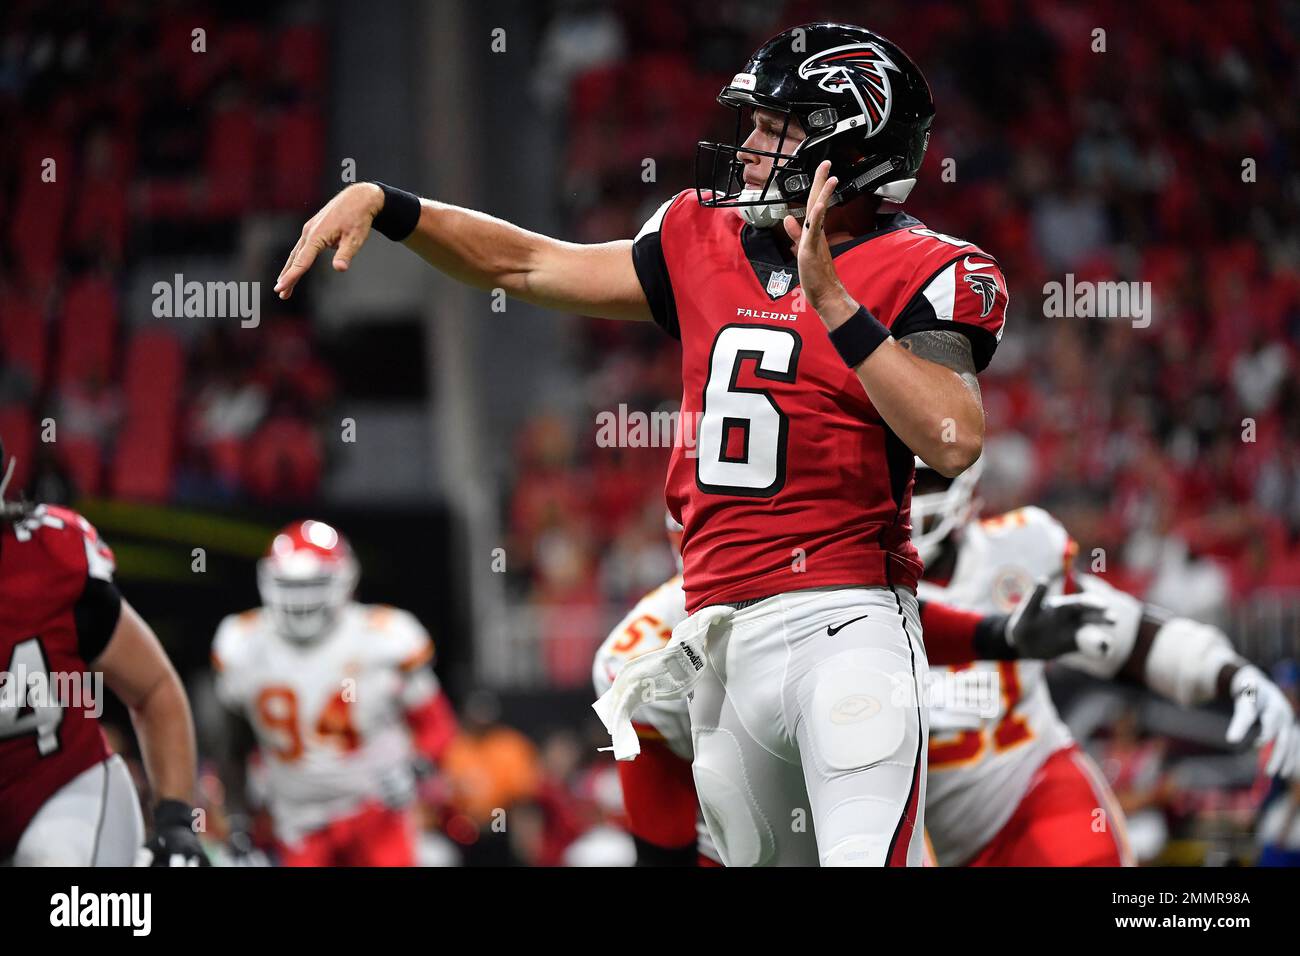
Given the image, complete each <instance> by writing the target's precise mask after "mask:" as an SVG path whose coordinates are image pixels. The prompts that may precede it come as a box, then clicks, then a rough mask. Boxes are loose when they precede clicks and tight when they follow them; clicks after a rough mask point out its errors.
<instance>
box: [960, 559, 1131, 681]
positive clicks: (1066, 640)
mask: <svg viewBox="0 0 1300 956" xmlns="http://www.w3.org/2000/svg"><path fill="white" fill-rule="evenodd" d="M1047 588H1048V581H1047V580H1046V579H1044V580H1041V581H1039V582H1038V584H1037V585H1035V587H1034V590H1033V592H1032V593H1030V594H1029V595H1028V596H1027V597H1026V598H1025V599H1024V600H1022V601H1021V602H1020V605H1019V606H1018V607H1017V608H1016V609H1015V610H1014V611H1012V612H1011V614H1010V615H1008V616H1006V617H1002V618H998V617H994V618H986V619H985V626H981V628H980V633H979V634H977V636H976V648H977V650H978V652H979V656H980V659H981V660H1016V659H1018V658H1028V659H1031V660H1040V661H1045V660H1050V659H1052V658H1053V657H1060V656H1061V655H1062V654H1069V653H1071V652H1073V651H1077V650H1079V630H1080V629H1081V628H1083V627H1084V626H1086V625H1088V624H1113V623H1114V622H1113V621H1112V620H1111V619H1110V618H1109V617H1107V616H1106V609H1105V608H1104V607H1102V606H1101V605H1100V604H1094V603H1092V602H1090V601H1088V600H1087V599H1085V598H1084V597H1082V596H1081V595H1070V596H1068V597H1057V598H1052V599H1051V601H1046V600H1045V599H1046V597H1047ZM999 625H1001V626H999Z"/></svg>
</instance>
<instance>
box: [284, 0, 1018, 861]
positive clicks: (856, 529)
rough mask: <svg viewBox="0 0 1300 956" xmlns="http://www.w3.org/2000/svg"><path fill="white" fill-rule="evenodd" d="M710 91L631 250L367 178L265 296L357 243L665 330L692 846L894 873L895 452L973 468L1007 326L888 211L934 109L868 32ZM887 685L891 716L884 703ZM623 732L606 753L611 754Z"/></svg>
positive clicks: (916, 806) (898, 658) (965, 279)
mask: <svg viewBox="0 0 1300 956" xmlns="http://www.w3.org/2000/svg"><path fill="white" fill-rule="evenodd" d="M719 101H720V102H721V103H722V104H724V105H725V106H728V107H730V108H733V109H735V110H736V112H737V118H738V122H737V136H736V141H735V142H733V143H731V144H720V143H702V144H700V147H699V157H700V162H699V163H698V169H699V174H700V175H698V176H697V180H698V182H697V185H696V188H695V189H690V190H685V191H683V192H681V193H679V194H678V195H677V196H675V197H674V198H672V199H671V200H669V201H668V202H666V203H665V204H664V205H663V206H662V207H661V208H660V209H659V211H658V212H657V213H656V214H655V215H654V216H653V217H652V218H651V219H650V221H649V222H647V223H646V224H645V226H644V227H643V228H642V229H641V231H640V233H638V235H637V236H636V238H635V239H634V240H632V241H626V240H625V241H621V242H609V243H603V244H596V245H575V244H573V243H567V242H561V241H557V240H554V239H551V238H548V237H546V236H541V235H538V234H536V233H532V232H528V231H526V230H523V229H520V228H518V227H516V226H513V225H511V224H509V223H506V222H502V221H501V220H498V219H494V218H492V217H489V216H485V215H483V214H481V213H477V212H473V211H470V210H465V209H459V208H456V207H453V206H449V205H446V204H444V203H439V202H432V201H427V200H425V201H421V200H419V199H418V198H417V197H415V196H413V195H411V194H410V193H407V192H404V191H402V190H400V189H395V188H393V187H391V186H387V185H384V184H378V183H364V184H357V185H355V186H351V187H349V188H348V189H345V190H344V191H342V192H340V193H339V194H338V195H337V196H335V197H334V199H333V200H331V201H330V202H329V203H328V204H327V205H326V206H325V207H324V208H323V209H322V210H321V211H320V212H319V213H317V214H316V216H314V217H313V218H312V219H311V220H309V221H308V222H307V223H306V225H305V226H304V227H303V230H302V234H301V236H300V238H299V240H298V242H297V244H296V245H295V247H294V249H293V250H292V252H291V253H290V255H289V258H288V261H287V262H286V263H285V266H284V268H283V270H282V271H281V273H280V276H279V278H278V280H277V282H276V286H275V288H276V291H277V292H278V293H279V294H280V296H281V298H288V297H289V296H290V295H291V294H292V292H293V289H294V287H295V285H296V284H297V282H298V281H299V280H300V279H301V277H302V276H303V274H304V273H305V272H306V271H307V269H309V268H310V267H311V265H312V263H313V262H314V261H315V259H316V257H317V256H318V255H319V254H320V252H321V251H322V250H323V249H327V248H334V249H336V250H337V251H336V252H335V254H334V256H333V266H334V268H335V269H336V270H338V271H343V270H346V269H347V268H348V267H349V265H350V263H351V261H352V259H353V257H354V256H355V255H356V253H357V250H358V249H359V248H360V247H361V245H362V243H363V242H364V241H365V240H366V237H367V236H368V235H369V233H370V230H371V229H372V228H374V229H375V230H377V231H379V232H380V233H381V234H383V235H385V236H386V237H388V238H389V239H393V240H397V241H402V242H404V243H405V244H406V245H407V246H408V248H410V249H412V250H413V251H414V252H416V253H417V254H419V255H420V256H422V257H423V258H424V259H426V260H427V261H428V262H429V263H430V264H432V265H433V266H435V267H436V268H438V269H441V270H442V271H443V272H445V273H447V274H448V275H451V276H452V277H454V278H456V279H459V280H461V281H464V282H466V283H469V284H471V285H474V286H476V287H478V288H481V289H495V288H500V289H505V290H506V292H507V293H509V294H512V295H515V296H518V297H519V298H521V299H523V300H525V301H528V302H532V303H535V304H539V305H544V306H548V307H553V308H557V309H562V310H564V311H567V312H577V313H581V314H586V315H595V316H601V317H605V318H612V319H627V320H634V321H653V322H656V323H657V324H659V325H660V326H662V327H663V328H664V330H665V331H666V332H667V333H668V334H669V335H671V336H673V337H674V338H678V339H680V341H681V344H682V383H683V393H682V406H681V411H682V414H683V418H684V420H686V421H697V422H698V425H697V426H696V427H695V428H694V429H693V433H694V434H695V435H697V436H698V442H697V448H696V449H695V451H696V454H693V455H692V454H688V453H687V449H686V448H685V447H683V445H681V444H679V446H678V447H677V448H675V449H674V454H673V458H672V462H671V465H670V469H669V475H668V482H667V498H668V505H669V510H670V511H671V512H672V513H673V515H674V516H676V517H677V518H678V519H679V520H680V521H681V523H682V524H683V525H684V527H685V532H684V539H683V560H684V563H685V570H684V590H685V595H686V610H687V611H688V612H689V613H690V614H691V617H690V618H688V619H687V620H686V621H684V622H683V623H682V625H681V627H680V628H679V633H680V638H677V637H675V638H674V641H673V642H672V644H670V646H669V647H668V648H665V649H664V650H665V652H666V653H667V654H668V656H671V655H672V654H677V655H679V657H680V661H681V662H683V666H684V667H686V668H687V669H689V671H690V672H691V673H692V674H694V675H698V676H699V680H698V682H697V683H696V684H695V686H694V688H693V690H694V693H693V695H692V699H691V704H690V710H691V725H692V728H693V730H692V733H693V736H694V738H695V755H694V762H693V775H694V779H695V784H696V789H697V791H698V793H699V797H700V802H701V805H702V809H703V813H704V816H705V819H706V821H707V823H708V827H709V831H710V833H711V834H712V835H713V838H714V842H715V843H716V844H717V848H718V851H719V853H720V855H721V856H722V858H723V860H724V861H725V862H726V863H728V864H730V865H745V864H749V865H770V864H799V863H804V864H817V863H821V864H823V865H874V866H882V865H908V864H911V865H915V864H917V863H919V862H920V859H921V853H922V838H921V833H922V813H923V808H924V804H925V774H926V768H925V759H924V752H925V746H926V725H925V721H924V719H923V716H922V713H921V710H920V706H919V701H920V699H921V688H922V687H923V685H924V680H925V673H926V652H925V648H924V646H923V645H922V644H921V642H920V638H921V621H920V618H919V614H918V605H917V601H916V593H915V589H916V584H917V581H918V579H919V577H920V573H921V562H920V561H919V559H918V557H917V554H916V551H915V548H914V547H913V546H912V544H911V539H910V531H911V528H910V523H909V499H910V489H911V484H912V472H913V453H915V454H916V455H919V456H920V457H921V458H922V459H923V460H924V461H926V462H928V463H930V464H931V465H933V466H934V467H935V468H937V469H939V470H940V471H941V472H942V473H943V474H945V475H956V474H958V473H960V472H961V471H962V470H964V469H965V468H966V467H968V466H969V465H970V464H971V462H973V461H975V459H976V458H977V457H978V456H979V454H980V451H981V448H982V445H983V434H984V414H983V408H982V404H981V400H980V394H979V388H978V385H977V384H976V380H975V375H976V373H977V372H978V371H979V370H980V369H982V368H983V367H984V366H985V365H987V363H988V361H989V359H990V358H991V357H992V354H993V351H994V349H995V348H996V346H997V343H998V340H999V338H1000V337H1001V334H1002V325H1003V321H1004V318H1005V314H1006V306H1007V289H1006V280H1005V279H1004V278H1003V276H1002V273H1001V270H1000V269H999V267H998V265H997V262H996V261H995V260H994V259H992V258H991V257H990V256H989V255H987V254H986V253H984V252H983V251H982V250H980V249H979V248H977V247H976V246H974V245H972V244H970V243H968V242H965V241H964V240H961V239H954V238H952V237H950V236H945V235H942V234H940V233H936V232H934V231H932V230H930V229H928V228H926V227H925V225H924V224H923V223H921V222H919V221H917V220H916V219H913V218H912V217H910V216H908V215H906V214H904V213H902V212H900V211H898V210H897V209H894V208H891V207H889V206H887V205H886V204H890V203H892V204H897V203H901V202H902V201H903V200H905V199H906V197H907V195H908V193H909V192H910V190H911V188H912V186H913V184H914V183H915V181H916V176H917V173H918V171H919V169H920V167H921V162H922V159H923V157H924V155H925V149H926V146H927V144H928V141H929V130H930V125H931V122H932V120H933V117H934V106H933V103H932V100H931V95H930V89H929V86H928V85H927V83H926V81H925V78H924V77H923V76H922V75H921V72H920V70H919V69H918V68H917V67H916V65H915V64H914V63H912V61H911V60H910V59H909V58H908V57H907V55H906V54H905V53H903V51H902V50H900V49H899V48H898V47H897V46H895V45H894V44H893V43H891V42H890V41H888V40H887V39H885V38H884V37H881V36H879V35H878V34H875V33H872V32H871V31H869V30H865V29H863V28H861V27H855V26H848V25H844V24H834V23H813V24H806V25H804V26H801V27H797V28H795V29H792V30H788V31H786V32H785V33H782V34H780V35H779V36H776V37H774V38H773V39H771V40H769V41H768V42H766V43H765V44H763V46H762V47H760V48H759V50H758V51H757V52H756V53H755V54H754V55H753V57H752V58H751V59H750V60H749V62H748V63H747V64H746V65H745V66H744V68H743V69H742V70H741V72H739V73H737V74H736V75H735V77H734V78H733V79H732V81H731V82H730V83H728V84H727V86H726V87H725V88H724V89H723V90H722V92H721V94H720V95H719ZM742 137H743V140H742ZM701 650H703V651H704V653H703V654H701V653H700V652H701ZM660 660H661V661H665V662H666V660H667V658H666V657H663V658H660ZM682 673H686V671H682ZM899 679H902V680H904V681H905V682H906V683H908V684H909V685H911V687H912V689H913V693H912V694H911V695H910V700H911V702H910V703H904V704H899V703H895V702H894V701H895V699H896V695H895V694H894V687H895V686H896V683H897V681H898V680H899ZM648 686H652V687H654V686H657V687H660V688H661V689H662V690H663V691H664V692H666V693H677V692H679V691H680V690H681V687H680V682H678V683H677V684H676V685H674V682H673V681H672V680H671V679H669V678H667V677H665V678H664V679H663V680H662V681H654V682H652V684H651V685H648ZM905 696H907V695H905ZM625 718H626V714H621V715H617V719H616V720H613V723H614V724H616V725H617V726H618V727H619V728H626V729H627V733H623V732H622V730H620V732H619V734H618V735H617V736H616V754H617V755H618V756H621V757H630V756H632V755H634V754H635V749H632V750H630V751H628V750H626V749H622V748H620V746H619V741H620V740H621V741H622V742H623V744H624V747H625V746H626V744H627V743H628V740H627V737H628V734H631V731H630V724H628V722H627V721H626V719H625ZM634 740H635V735H634V734H632V741H633V742H634ZM620 750H621V752H620ZM800 820H803V821H807V824H806V825H802V826H800V825H797V821H800Z"/></svg>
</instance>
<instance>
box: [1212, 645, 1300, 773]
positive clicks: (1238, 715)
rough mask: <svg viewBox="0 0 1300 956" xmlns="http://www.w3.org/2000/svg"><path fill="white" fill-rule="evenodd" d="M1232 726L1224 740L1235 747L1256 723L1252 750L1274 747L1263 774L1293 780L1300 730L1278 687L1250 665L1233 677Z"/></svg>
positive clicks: (1299, 763) (1298, 768) (1299, 768)
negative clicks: (1266, 745)
mask: <svg viewBox="0 0 1300 956" xmlns="http://www.w3.org/2000/svg"><path fill="white" fill-rule="evenodd" d="M1229 690H1230V692H1231V694H1232V722H1231V723H1229V724H1228V733H1227V740H1228V743H1230V744H1238V743H1241V741H1243V740H1245V739H1246V734H1247V733H1248V732H1249V731H1250V729H1251V728H1252V727H1254V726H1255V724H1256V723H1258V724H1259V736H1258V737H1256V738H1255V746H1257V747H1262V746H1264V745H1265V744H1268V743H1272V744H1273V753H1272V754H1271V755H1270V756H1269V758H1268V766H1267V767H1266V768H1265V773H1267V774H1268V775H1269V776H1270V777H1275V776H1278V775H1281V776H1283V777H1294V776H1296V774H1297V772H1300V760H1298V758H1300V727H1297V725H1296V717H1295V714H1294V713H1292V712H1291V704H1290V703H1289V702H1288V701H1287V699H1286V695H1285V694H1283V693H1282V691H1281V690H1279V689H1278V686H1277V685H1276V684H1274V683H1273V682H1272V681H1271V680H1269V679H1268V678H1267V677H1265V676H1264V673H1263V671H1261V670H1260V669H1259V668H1258V667H1255V666H1253V665H1248V666H1246V667H1242V668H1241V669H1240V670H1238V671H1237V673H1235V674H1233V675H1232V684H1231V687H1230V688H1229Z"/></svg>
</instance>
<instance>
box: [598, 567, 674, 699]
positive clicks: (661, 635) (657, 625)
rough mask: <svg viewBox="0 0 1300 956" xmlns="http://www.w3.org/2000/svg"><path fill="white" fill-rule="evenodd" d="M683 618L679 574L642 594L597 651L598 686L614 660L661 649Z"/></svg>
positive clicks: (627, 658) (628, 658)
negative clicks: (602, 675)
mask: <svg viewBox="0 0 1300 956" xmlns="http://www.w3.org/2000/svg"><path fill="white" fill-rule="evenodd" d="M684 620H686V591H685V589H684V588H683V586H682V576H681V575H680V574H679V575H676V576H675V577H672V578H669V579H668V580H667V581H665V582H664V583H663V584H661V585H660V586H659V587H657V588H655V589H654V590H653V591H651V592H650V593H648V594H646V595H645V596H644V597H642V598H641V600H639V601H637V602H636V605H635V606H634V607H633V608H632V609H631V610H630V611H628V612H627V613H626V614H624V615H623V618H622V620H620V621H619V622H618V624H616V625H614V629H613V630H612V631H610V632H609V635H608V636H607V637H606V638H605V640H604V641H603V642H602V643H601V645H600V649H599V650H598V651H597V652H596V659H595V662H594V665H593V666H594V667H595V669H596V673H597V681H596V683H597V686H600V682H601V677H600V676H599V675H600V674H602V673H608V671H609V670H610V669H611V668H613V667H615V665H613V664H612V663H611V662H612V661H614V660H615V659H618V660H623V661H628V660H632V659H633V658H635V657H640V656H641V655H642V654H645V653H648V652H649V651H656V650H658V649H659V648H661V647H663V646H664V644H666V643H667V641H668V636H670V635H671V633H672V629H673V628H675V627H676V626H677V625H678V624H680V623H681V622H682V621H684ZM611 679H612V678H611Z"/></svg>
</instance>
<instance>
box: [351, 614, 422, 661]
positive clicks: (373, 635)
mask: <svg viewBox="0 0 1300 956" xmlns="http://www.w3.org/2000/svg"><path fill="white" fill-rule="evenodd" d="M359 610H360V611H361V613H362V615H363V620H364V621H365V628H366V631H367V635H366V636H367V640H368V641H369V642H370V645H371V647H373V649H374V652H375V653H376V654H377V655H378V656H379V657H380V658H381V659H383V660H384V661H387V662H388V663H391V664H393V665H394V666H396V667H398V668H400V669H401V670H407V671H409V670H415V669H416V668H419V667H423V666H424V665H425V664H428V663H430V662H431V661H432V660H433V640H432V639H431V638H430V637H429V632H428V631H426V630H425V629H424V625H423V624H421V623H420V621H419V619H418V618H417V617H416V616H415V615H414V614H412V613H411V612H410V611H404V610H402V609H401V608H400V607H393V606H392V605H390V604H363V605H360V606H359Z"/></svg>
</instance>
